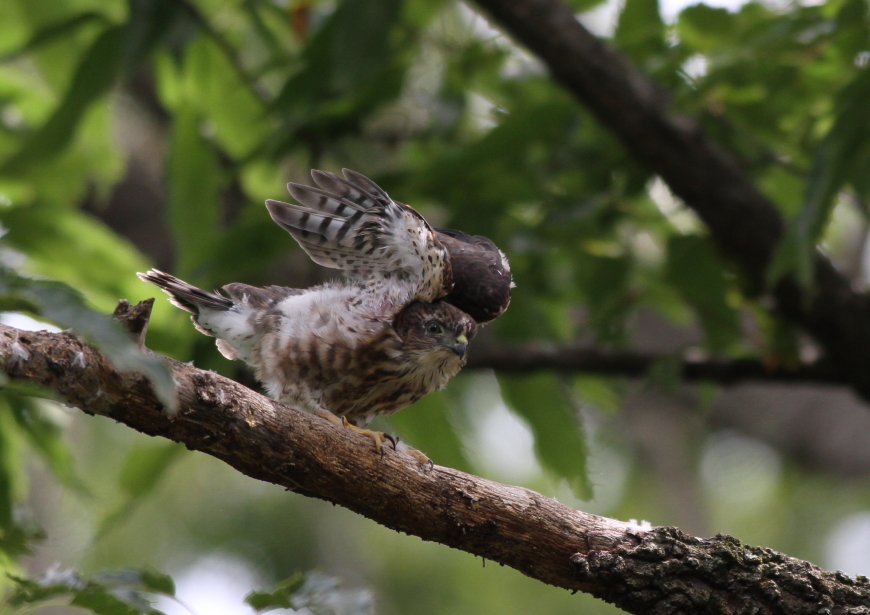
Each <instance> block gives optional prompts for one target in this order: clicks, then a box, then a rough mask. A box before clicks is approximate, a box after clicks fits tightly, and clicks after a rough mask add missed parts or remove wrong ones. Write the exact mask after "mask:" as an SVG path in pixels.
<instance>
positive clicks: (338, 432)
mask: <svg viewBox="0 0 870 615" xmlns="http://www.w3.org/2000/svg"><path fill="white" fill-rule="evenodd" d="M119 312H120V314H119V316H120V317H122V318H123V315H124V312H129V313H131V314H132V315H133V316H135V317H136V318H139V323H140V325H141V318H140V317H141V314H138V315H137V314H136V312H135V310H134V311H131V310H129V309H122V310H120V311H119ZM140 330H141V326H140ZM167 360H168V359H167ZM168 361H169V363H170V365H171V367H172V370H173V372H174V376H175V379H176V382H177V384H178V397H179V410H178V412H177V413H176V414H174V415H172V416H168V415H167V414H166V413H165V412H164V410H163V408H162V406H161V405H160V403H159V402H158V401H157V399H156V398H155V396H154V394H153V393H152V391H151V388H150V386H149V385H148V382H147V381H146V380H145V379H144V378H142V377H141V376H139V375H136V374H120V373H118V372H117V371H116V370H115V369H114V368H113V367H112V366H111V365H110V364H109V363H108V362H107V361H106V360H105V359H103V358H102V357H101V356H100V355H99V353H97V352H96V351H94V350H93V349H91V348H90V347H88V346H87V345H85V344H83V343H82V342H80V341H79V340H78V339H76V338H75V337H74V336H73V335H71V334H69V333H45V332H24V331H19V330H17V329H13V328H11V327H7V326H3V325H0V366H2V369H3V371H5V373H6V374H7V375H8V377H9V378H11V379H13V380H18V381H24V382H28V383H31V384H35V385H39V386H41V387H44V388H46V389H48V390H50V391H53V392H54V393H55V394H57V395H58V396H59V397H61V398H62V399H64V400H65V401H66V402H67V403H69V404H71V405H73V406H76V407H78V408H81V409H82V410H83V411H85V412H86V413H88V414H99V415H103V416H107V417H110V418H113V419H115V420H116V421H119V422H121V423H124V424H126V425H129V426H130V427H132V428H134V429H137V430H139V431H141V432H143V433H146V434H148V435H151V436H163V437H165V438H169V439H171V440H174V441H176V442H181V443H183V444H185V445H186V446H187V447H188V448H190V449H192V450H198V451H202V452H204V453H207V454H209V455H212V456H214V457H217V458H218V459H221V460H223V461H225V462H226V463H228V464H229V465H231V466H232V467H234V468H236V469H237V470H239V471H240V472H242V473H244V474H246V475H248V476H251V477H253V478H257V479H259V480H263V481H267V482H271V483H275V484H277V485H282V486H284V487H286V488H287V489H288V490H291V491H296V492H297V493H301V494H304V495H307V496H310V497H315V498H320V499H323V500H327V501H330V502H333V503H336V504H340V505H341V506H344V507H346V508H349V509H350V510H353V511H355V512H357V513H359V514H361V515H364V516H366V517H368V518H370V519H372V520H374V521H376V522H378V523H381V524H383V525H385V526H387V527H389V528H392V529H394V530H397V531H401V532H406V533H408V534H413V535H415V536H419V537H420V538H422V539H424V540H431V541H435V542H439V543H442V544H444V545H447V546H450V547H454V548H457V549H461V550H463V551H466V552H468V553H472V554H474V555H478V556H481V557H483V558H485V559H488V560H492V561H495V562H498V563H500V564H503V565H507V566H511V567H513V568H515V569H517V570H519V571H520V572H522V573H523V574H525V575H527V576H530V577H532V578H535V579H538V580H540V581H543V582H545V583H549V584H552V585H556V586H558V587H563V588H565V589H570V590H578V591H584V592H588V593H590V594H592V595H594V596H597V597H599V598H602V599H604V600H607V601H610V602H612V603H614V604H616V605H617V606H619V607H621V608H623V609H625V610H626V611H628V612H630V613H639V614H640V613H643V614H649V613H656V614H658V613H674V612H692V613H717V614H728V613H749V612H752V613H758V614H766V613H790V614H802V613H818V612H819V609H820V608H821V609H827V610H828V612H830V613H846V612H848V613H870V581H868V580H867V579H866V578H863V577H860V578H859V579H858V580H853V579H850V578H849V577H847V576H845V575H843V574H841V573H830V572H825V571H822V570H820V569H818V568H816V567H814V566H812V565H811V564H809V563H807V562H803V561H800V560H796V559H794V558H790V557H788V556H786V555H782V554H780V553H776V552H774V551H770V550H768V549H760V548H750V547H747V546H745V545H742V544H741V543H740V542H739V541H738V540H736V539H734V538H730V537H727V536H721V535H720V536H716V537H715V538H709V539H698V538H693V537H690V536H686V535H684V534H682V533H681V532H680V531H679V530H677V529H675V528H668V527H660V528H655V529H648V530H646V531H644V530H641V529H639V528H637V527H636V526H631V525H629V524H626V523H624V522H620V521H617V520H615V519H607V518H604V517H598V516H596V515H591V514H588V513H583V512H579V511H576V510H573V509H571V508H568V507H567V506H563V505H562V504H559V503H558V502H556V501H555V500H551V499H549V498H546V497H544V496H542V495H540V494H538V493H535V492H533V491H530V490H528V489H524V488H521V487H511V486H507V485H502V484H499V483H495V482H492V481H488V480H485V479H483V478H479V477H476V476H472V475H469V474H465V473H462V472H458V471H456V470H451V469H449V468H444V467H440V466H435V468H434V469H432V470H429V469H427V468H426V467H425V466H422V465H421V464H420V463H419V462H418V461H417V460H416V459H414V458H412V457H410V456H408V455H405V454H403V453H401V452H396V451H393V450H387V451H386V454H385V455H384V456H383V457H380V456H379V455H377V454H376V453H375V452H374V450H373V449H372V446H371V441H370V440H369V439H367V438H365V437H361V436H359V435H356V434H354V433H352V432H350V431H349V430H346V429H342V428H340V427H336V426H334V425H333V424H331V423H329V422H327V421H325V420H323V419H320V418H318V417H315V416H312V415H310V414H306V413H303V412H299V411H297V410H294V409H292V408H289V407H287V406H284V405H282V404H279V403H277V402H275V401H272V400H270V399H267V398H265V397H263V396H261V395H258V394H256V393H254V392H253V391H250V390H248V389H246V388H244V387H243V386H241V385H239V384H238V383H236V382H233V381H231V380H228V379H226V378H223V377H221V376H218V375H217V374H214V373H211V372H206V371H203V370H199V369H196V368H194V367H192V366H189V365H185V364H183V363H179V362H177V361H171V360H168ZM481 574H484V573H483V572H482V573H481Z"/></svg>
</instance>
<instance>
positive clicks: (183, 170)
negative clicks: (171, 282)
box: [168, 107, 223, 277]
mask: <svg viewBox="0 0 870 615" xmlns="http://www.w3.org/2000/svg"><path fill="white" fill-rule="evenodd" d="M201 125H202V118H201V117H200V115H199V114H198V113H197V112H196V111H195V110H193V109H190V108H188V107H184V108H182V109H180V110H179V111H178V112H177V113H176V114H175V118H174V120H173V123H172V132H171V135H170V145H169V165H168V174H169V177H168V184H169V223H170V225H171V226H172V232H173V234H174V236H175V238H176V246H177V250H178V255H177V259H178V266H177V269H178V272H179V274H180V275H181V276H182V277H187V276H189V275H190V274H192V273H194V272H196V271H197V269H198V268H199V267H201V266H203V264H204V263H206V262H208V258H209V254H210V251H211V248H212V246H214V245H216V244H217V243H218V241H219V239H220V233H219V225H218V215H219V212H220V204H219V200H218V195H219V193H218V191H219V189H220V186H221V184H222V183H223V182H222V178H221V174H220V172H219V168H218V164H217V159H216V156H215V152H214V148H213V147H212V145H211V144H210V143H208V142H207V141H206V140H205V139H204V138H203V136H202V134H201ZM200 273H201V272H200Z"/></svg>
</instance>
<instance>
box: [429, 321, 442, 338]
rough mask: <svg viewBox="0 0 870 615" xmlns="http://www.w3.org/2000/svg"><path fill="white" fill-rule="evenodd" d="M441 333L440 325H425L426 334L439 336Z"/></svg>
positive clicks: (431, 323)
mask: <svg viewBox="0 0 870 615" xmlns="http://www.w3.org/2000/svg"><path fill="white" fill-rule="evenodd" d="M442 332H443V330H442V329H441V325H439V324H438V323H437V322H434V321H433V322H430V323H428V324H427V325H426V333H430V334H432V335H440V334H441V333H442Z"/></svg>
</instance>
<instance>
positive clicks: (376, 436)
mask: <svg viewBox="0 0 870 615" xmlns="http://www.w3.org/2000/svg"><path fill="white" fill-rule="evenodd" d="M341 424H342V425H344V426H345V427H346V428H347V429H350V430H351V431H354V432H356V433H358V434H361V435H363V436H365V437H366V438H371V440H372V442H374V443H375V450H377V451H378V452H379V453H380V454H381V457H383V456H384V442H386V441H387V436H385V435H384V433H383V432H381V431H372V430H371V429H364V428H362V427H357V426H356V425H354V424H353V423H350V422H348V420H347V419H346V418H344V417H341Z"/></svg>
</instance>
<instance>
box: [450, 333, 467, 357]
mask: <svg viewBox="0 0 870 615" xmlns="http://www.w3.org/2000/svg"><path fill="white" fill-rule="evenodd" d="M467 349H468V338H467V337H465V336H464V335H460V336H459V337H457V338H456V343H455V344H453V345H452V346H451V347H450V350H452V351H453V352H455V353H456V354H457V355H459V358H460V359H461V358H462V357H464V356H465V351H466V350H467Z"/></svg>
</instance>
